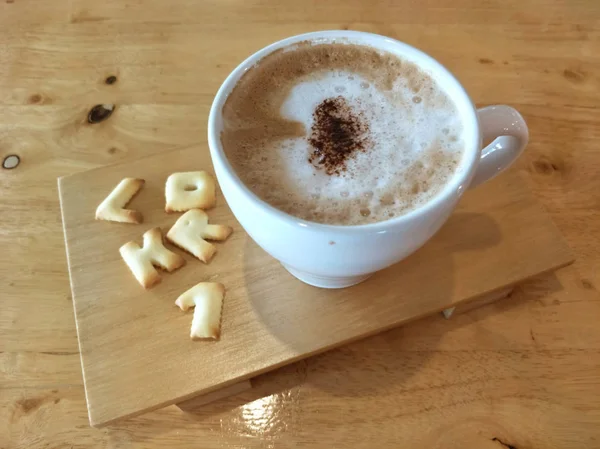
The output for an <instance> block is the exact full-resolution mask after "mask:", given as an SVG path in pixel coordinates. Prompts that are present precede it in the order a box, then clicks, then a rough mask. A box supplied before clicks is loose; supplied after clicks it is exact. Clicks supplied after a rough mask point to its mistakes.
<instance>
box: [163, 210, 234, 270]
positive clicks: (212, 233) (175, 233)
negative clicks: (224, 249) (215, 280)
mask: <svg viewBox="0 0 600 449" xmlns="http://www.w3.org/2000/svg"><path fill="white" fill-rule="evenodd" d="M231 232H232V229H231V228H230V227H229V226H224V225H210V224H208V215H206V212H204V211H202V210H200V209H192V210H190V211H187V212H186V213H185V214H183V215H182V216H181V217H179V220H177V221H176V222H175V224H174V225H173V227H172V228H171V229H169V232H167V240H168V241H169V242H171V243H173V244H174V245H177V246H178V247H180V248H182V249H184V250H186V251H187V252H189V253H190V254H192V255H194V256H196V257H197V258H198V259H200V260H201V261H202V262H204V263H208V262H209V261H210V259H212V257H213V256H214V254H215V252H216V251H217V248H215V246H214V245H211V244H210V243H208V242H207V241H205V240H204V239H208V240H225V239H226V238H227V237H229V234H231Z"/></svg>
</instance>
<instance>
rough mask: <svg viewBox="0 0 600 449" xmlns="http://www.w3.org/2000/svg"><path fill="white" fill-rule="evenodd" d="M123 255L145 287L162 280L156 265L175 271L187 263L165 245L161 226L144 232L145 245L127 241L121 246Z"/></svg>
mask: <svg viewBox="0 0 600 449" xmlns="http://www.w3.org/2000/svg"><path fill="white" fill-rule="evenodd" d="M119 252H120V253H121V257H122V258H123V260H124V261H125V263H126V264H127V266H128V267H129V269H130V270H131V272H132V273H133V275H134V276H135V278H136V279H137V281H138V282H139V283H140V284H141V286H142V287H144V288H150V287H152V286H153V285H154V284H157V283H159V282H160V274H159V273H158V271H157V270H156V268H154V266H157V267H160V268H162V269H163V270H166V271H174V270H176V269H177V268H180V267H182V266H183V265H184V264H185V259H184V258H183V257H181V256H180V255H179V254H175V253H174V252H172V251H169V250H168V249H167V248H165V246H164V245H163V238H162V234H161V232H160V228H154V229H150V230H149V231H148V232H146V233H144V246H142V247H140V245H138V244H137V243H136V242H128V243H125V244H124V245H123V246H121V248H119Z"/></svg>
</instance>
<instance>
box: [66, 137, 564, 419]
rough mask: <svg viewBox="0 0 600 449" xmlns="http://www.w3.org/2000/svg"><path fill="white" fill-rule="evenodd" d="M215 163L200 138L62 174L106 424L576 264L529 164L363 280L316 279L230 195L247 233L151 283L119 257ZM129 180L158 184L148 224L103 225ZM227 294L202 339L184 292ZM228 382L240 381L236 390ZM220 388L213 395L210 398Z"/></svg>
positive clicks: (99, 410) (148, 189)
mask: <svg viewBox="0 0 600 449" xmlns="http://www.w3.org/2000/svg"><path fill="white" fill-rule="evenodd" d="M197 169H206V170H208V171H212V165H211V162H210V157H209V154H208V150H207V149H206V148H205V147H201V146H196V147H191V148H186V149H182V150H177V151H170V152H165V153H162V154H159V155H155V156H150V157H147V158H144V159H140V160H137V161H134V162H128V163H123V164H119V165H113V166H109V167H104V168H100V169H96V170H91V171H88V172H84V173H80V174H76V175H73V176H68V177H65V178H61V179H59V191H60V201H61V208H62V216H63V224H64V233H65V240H66V247H67V256H68V262H69V271H70V277H71V288H72V292H73V304H74V307H75V318H76V322H77V333H78V338H79V347H80V351H81V364H82V368H83V377H84V381H85V389H86V397H87V403H88V412H89V418H90V423H91V424H92V425H93V426H103V425H107V424H110V423H112V422H114V421H116V420H118V419H121V418H125V417H131V416H134V415H138V414H140V413H143V412H147V411H150V410H153V409H156V408H160V407H163V406H166V405H170V404H174V403H179V402H183V401H186V400H189V399H191V398H194V397H196V396H198V395H201V394H208V393H211V394H212V395H213V396H215V395H216V397H219V396H220V394H218V393H213V392H216V391H217V390H219V389H222V388H233V389H234V390H235V389H236V388H238V387H235V386H236V385H241V386H242V387H243V385H244V383H242V381H244V380H246V379H249V378H251V377H253V376H256V375H258V374H260V373H263V372H266V371H269V370H273V369H275V368H277V367H280V366H282V365H285V364H288V363H291V362H293V361H296V360H299V359H302V358H306V357H309V356H311V355H314V354H317V353H320V352H323V351H326V350H328V349H331V348H334V347H337V346H340V345H343V344H346V343H348V342H351V341H354V340H357V339H360V338H364V337H366V336H369V335H373V334H375V333H378V332H381V331H384V330H386V329H390V328H392V327H395V326H398V325H401V324H403V323H406V322H408V321H411V320H414V319H417V318H420V317H423V316H425V315H429V314H432V313H437V312H439V311H441V310H443V309H447V308H449V307H454V306H458V305H460V304H463V303H466V302H469V301H470V300H474V299H475V300H476V299H477V298H481V297H483V296H485V295H488V294H493V293H494V292H498V291H501V290H503V289H506V288H507V287H510V286H512V285H514V284H516V283H519V282H521V281H523V280H525V279H527V278H530V277H532V276H535V275H538V274H540V273H543V272H546V271H550V270H554V269H556V268H558V267H561V266H564V265H566V264H568V263H570V262H572V260H573V258H572V256H571V252H570V250H569V248H568V246H567V245H566V243H565V242H564V240H563V238H562V237H561V235H560V233H559V232H558V230H557V229H556V227H555V226H554V224H553V223H552V221H551V220H550V219H549V217H548V216H547V214H546V213H545V212H544V211H543V210H542V208H541V206H540V205H539V204H538V203H537V201H536V200H535V199H534V197H533V196H532V194H531V193H530V191H529V190H528V188H527V187H526V185H525V184H524V181H523V180H522V179H521V178H520V176H519V175H518V174H517V173H511V172H508V173H506V174H503V175H502V176H500V177H498V178H497V179H496V180H494V181H492V182H490V183H488V184H486V185H484V186H482V187H479V188H477V189H475V190H473V191H470V192H468V193H467V195H465V198H464V199H463V201H462V202H461V204H460V206H459V208H458V209H457V210H456V211H455V213H454V215H453V216H452V217H451V218H450V220H449V221H448V223H447V224H446V225H445V226H444V227H443V228H442V230H441V231H440V232H439V233H438V234H437V235H436V236H435V237H434V238H433V239H432V240H431V241H430V242H428V243H427V244H426V245H425V246H424V247H423V248H422V249H421V250H419V251H418V252H417V253H415V254H414V255H412V256H411V257H409V258H408V259H406V260H404V261H402V262H400V263H399V264H397V265H395V266H393V267H390V268H388V269H386V270H384V271H382V272H380V273H378V274H376V275H374V276H373V277H372V278H370V279H369V280H367V281H366V282H364V283H362V284H359V285H357V286H354V287H351V288H348V289H342V290H324V289H319V288H315V287H311V286H308V285H305V284H303V283H302V282H300V281H298V280H297V279H295V278H294V277H292V276H291V275H290V274H289V273H287V271H286V270H285V269H283V268H282V267H281V266H280V265H279V263H278V262H276V261H275V260H274V259H272V258H271V257H270V256H268V255H267V254H266V253H265V252H264V251H262V249H260V248H259V247H258V246H257V245H256V244H255V243H254V242H253V241H252V240H251V239H250V238H249V237H248V235H247V234H246V233H245V232H244V231H243V229H242V228H241V227H240V226H239V224H238V223H237V222H236V220H235V219H234V217H233V215H232V214H231V212H230V210H229V208H228V207H227V205H226V203H225V201H224V199H223V197H222V195H221V194H220V193H219V197H218V200H217V202H218V204H217V207H216V208H215V209H213V210H210V211H209V217H210V221H211V222H212V223H215V224H228V225H230V226H232V227H233V228H234V233H233V234H232V236H231V237H230V238H229V240H228V241H226V242H224V243H218V244H217V246H218V253H217V255H216V256H215V258H214V259H213V261H212V262H211V263H210V264H208V265H205V264H203V263H201V262H199V261H197V260H195V259H193V258H192V257H191V256H189V255H188V254H185V253H183V252H182V251H180V250H178V249H176V248H173V247H172V246H170V245H169V246H168V247H169V248H171V249H173V250H174V251H177V252H179V253H181V254H183V255H184V257H185V258H186V260H187V265H186V266H185V267H183V268H182V269H180V270H178V271H176V272H174V273H170V274H169V273H162V277H163V279H162V282H161V283H160V284H158V285H157V286H156V287H154V288H152V289H151V290H147V291H146V290H144V289H143V288H142V287H140V285H139V284H138V283H137V282H136V281H135V279H134V278H133V276H132V275H131V273H130V272H129V270H128V269H127V267H126V266H125V264H124V262H123V261H122V260H121V257H120V255H119V251H118V250H119V247H120V246H121V245H122V244H124V243H125V242H127V241H130V240H136V241H138V242H140V243H141V238H142V234H143V233H144V232H145V231H146V230H148V229H150V228H152V227H155V226H160V227H161V228H162V229H163V232H166V231H167V230H168V229H169V227H170V226H171V225H172V224H173V223H174V222H175V220H176V219H177V217H178V216H179V215H178V214H172V215H167V214H166V213H165V212H164V184H165V180H166V178H167V176H168V175H169V174H171V173H173V172H177V171H189V170H197ZM124 177H138V178H143V179H145V180H146V185H145V186H144V188H143V189H142V191H141V192H140V193H139V194H138V195H137V196H136V197H135V198H134V200H133V201H132V202H131V204H130V206H129V207H131V208H132V209H136V210H139V211H141V212H142V214H143V216H144V223H143V224H141V225H129V224H119V223H111V222H104V221H96V220H95V219H94V212H95V209H96V206H97V205H98V204H99V203H100V202H101V201H102V200H103V199H104V198H105V197H106V195H107V194H108V193H109V192H110V191H111V190H112V189H113V187H114V186H115V185H116V184H117V183H118V182H119V181H120V180H121V179H122V178H124ZM206 280H215V281H219V282H222V283H223V284H224V285H225V286H226V289H227V294H226V297H225V302H224V307H223V324H222V335H221V340H220V341H218V342H202V341H200V342H198V341H191V340H190V339H189V337H188V334H189V328H190V324H191V320H192V313H191V312H189V313H187V314H186V313H183V312H181V311H180V310H179V309H178V308H177V307H176V306H175V305H174V301H175V299H176V298H177V296H178V295H179V294H181V293H182V292H183V291H185V290H187V289H188V288H190V287H191V286H193V285H195V284H196V283H198V282H200V281H206ZM225 391H227V390H225ZM207 397H209V396H207Z"/></svg>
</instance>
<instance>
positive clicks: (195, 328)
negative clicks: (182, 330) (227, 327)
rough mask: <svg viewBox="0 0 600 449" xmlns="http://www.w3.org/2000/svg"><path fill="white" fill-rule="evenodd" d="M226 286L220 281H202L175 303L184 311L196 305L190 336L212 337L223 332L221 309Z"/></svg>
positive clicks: (215, 337) (192, 337)
mask: <svg viewBox="0 0 600 449" xmlns="http://www.w3.org/2000/svg"><path fill="white" fill-rule="evenodd" d="M224 296H225V287H224V286H223V284H220V283H218V282H200V283H199V284H197V285H195V286H193V287H192V288H190V289H189V290H188V291H186V292H185V293H183V294H182V295H181V296H179V298H177V300H176V301H175V304H176V305H177V306H178V307H179V308H180V309H181V310H183V311H184V312H185V311H187V310H188V309H189V308H190V307H194V318H192V328H191V330H190V338H191V339H192V340H198V339H204V338H212V339H217V338H219V336H220V334H221V310H222V309H223V298H224Z"/></svg>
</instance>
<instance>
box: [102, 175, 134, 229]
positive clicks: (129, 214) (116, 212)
mask: <svg viewBox="0 0 600 449" xmlns="http://www.w3.org/2000/svg"><path fill="white" fill-rule="evenodd" d="M143 185H144V180H143V179H136V178H125V179H123V180H122V181H121V182H120V183H119V184H118V185H117V187H115V188H114V190H113V191H112V192H110V194H109V195H108V196H107V197H106V199H105V200H104V201H102V203H100V206H98V208H97V209H96V220H108V221H118V222H120V223H138V224H139V223H141V222H142V221H143V217H142V214H141V213H140V212H138V211H137V210H129V209H125V206H127V203H129V202H130V201H131V200H132V199H133V197H134V196H135V194H136V193H138V192H139V191H140V189H141V188H142V186H143Z"/></svg>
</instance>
